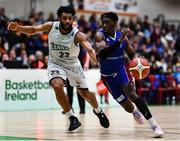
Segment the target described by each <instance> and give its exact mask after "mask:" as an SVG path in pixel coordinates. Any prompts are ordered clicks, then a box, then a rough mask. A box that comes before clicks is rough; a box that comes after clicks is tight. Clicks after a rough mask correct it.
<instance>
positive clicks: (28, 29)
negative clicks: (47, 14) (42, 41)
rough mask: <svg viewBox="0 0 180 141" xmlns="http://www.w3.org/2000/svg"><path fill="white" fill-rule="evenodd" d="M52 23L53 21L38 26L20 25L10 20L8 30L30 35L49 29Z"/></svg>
mask: <svg viewBox="0 0 180 141" xmlns="http://www.w3.org/2000/svg"><path fill="white" fill-rule="evenodd" d="M52 24H53V23H52V22H46V23H44V24H41V25H38V26H21V25H18V24H17V23H16V22H10V23H9V25H8V30H11V31H16V32H22V33H24V34H28V35H34V34H37V33H40V32H46V31H49V30H50V29H51V26H52Z"/></svg>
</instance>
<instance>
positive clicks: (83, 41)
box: [75, 32, 98, 63]
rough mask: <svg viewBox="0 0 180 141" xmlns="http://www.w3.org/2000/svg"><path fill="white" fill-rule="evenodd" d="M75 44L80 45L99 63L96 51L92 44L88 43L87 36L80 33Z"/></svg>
mask: <svg viewBox="0 0 180 141" xmlns="http://www.w3.org/2000/svg"><path fill="white" fill-rule="evenodd" d="M75 43H76V44H77V43H79V44H80V45H81V46H82V47H83V48H85V49H86V50H87V52H88V54H89V55H90V57H91V58H92V59H93V61H94V62H95V63H98V61H97V58H96V53H95V50H94V49H93V48H92V46H91V44H90V43H89V42H88V41H87V38H86V35H85V34H84V33H82V32H78V33H77V34H76V37H75Z"/></svg>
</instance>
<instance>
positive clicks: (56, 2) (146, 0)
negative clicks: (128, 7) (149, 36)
mask: <svg viewBox="0 0 180 141" xmlns="http://www.w3.org/2000/svg"><path fill="white" fill-rule="evenodd" d="M67 3H68V0H37V11H44V12H45V17H47V15H48V13H49V12H50V11H52V12H54V13H55V12H56V9H57V8H58V7H59V6H60V5H66V4H67ZM29 5H30V0H0V7H1V6H3V7H5V9H6V13H7V15H8V16H9V17H10V16H12V15H14V16H15V17H23V16H24V15H26V16H27V15H28V13H29V11H30V9H29ZM138 10H139V15H140V16H144V15H145V14H148V15H149V16H150V18H151V19H153V18H155V17H156V16H157V15H158V14H161V13H163V14H164V15H165V16H166V18H167V19H178V20H180V0H138Z"/></svg>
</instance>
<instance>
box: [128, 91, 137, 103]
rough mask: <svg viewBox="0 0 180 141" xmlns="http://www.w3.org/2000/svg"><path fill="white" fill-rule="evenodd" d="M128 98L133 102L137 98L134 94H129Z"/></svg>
mask: <svg viewBox="0 0 180 141" xmlns="http://www.w3.org/2000/svg"><path fill="white" fill-rule="evenodd" d="M128 97H129V99H130V100H131V101H133V102H134V101H135V100H136V99H137V98H138V95H137V94H136V93H135V92H131V93H130V94H129V96H128Z"/></svg>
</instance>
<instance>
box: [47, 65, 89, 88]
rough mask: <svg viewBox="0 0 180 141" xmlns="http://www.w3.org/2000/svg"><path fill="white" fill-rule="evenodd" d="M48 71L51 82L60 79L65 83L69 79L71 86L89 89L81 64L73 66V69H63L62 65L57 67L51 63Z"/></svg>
mask: <svg viewBox="0 0 180 141" xmlns="http://www.w3.org/2000/svg"><path fill="white" fill-rule="evenodd" d="M47 70H48V80H49V82H50V81H51V80H52V79H53V78H57V77H60V78H62V79H63V80H65V81H66V79H67V78H68V80H69V83H70V85H71V86H73V87H77V88H88V85H87V82H86V78H85V75H84V71H83V68H82V66H81V64H79V65H76V66H72V67H71V68H68V69H67V68H65V67H61V66H60V65H56V64H54V63H52V62H49V63H48V67H47Z"/></svg>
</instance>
